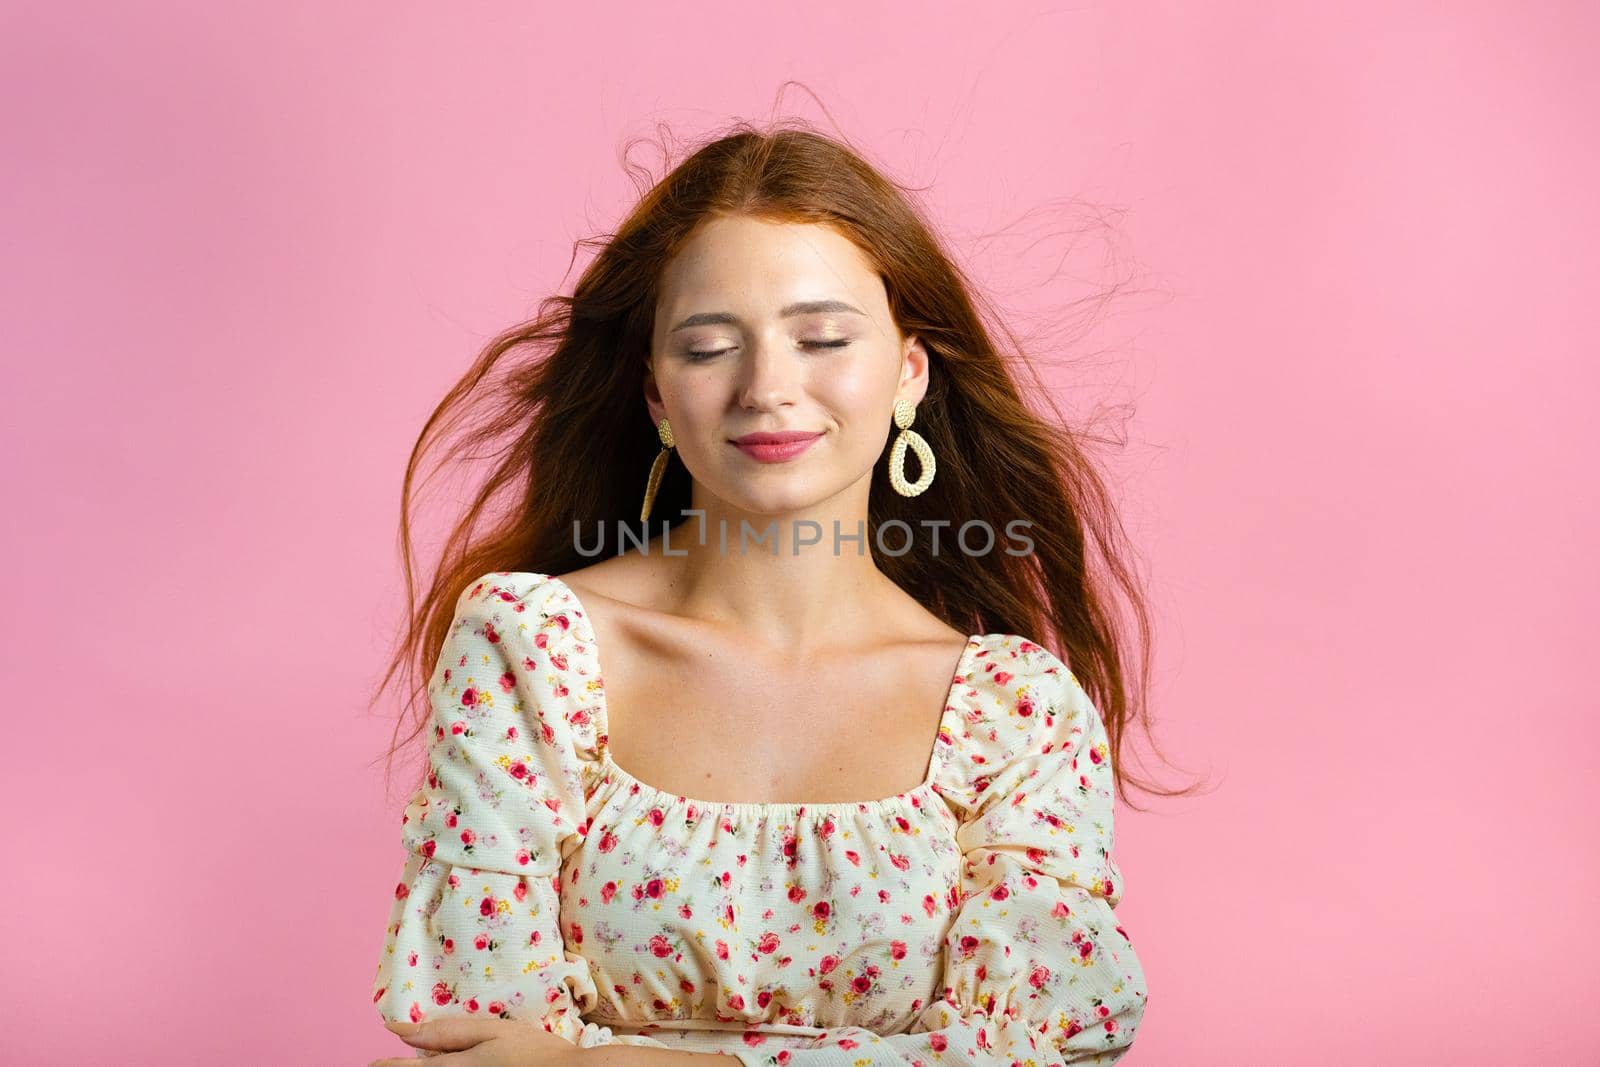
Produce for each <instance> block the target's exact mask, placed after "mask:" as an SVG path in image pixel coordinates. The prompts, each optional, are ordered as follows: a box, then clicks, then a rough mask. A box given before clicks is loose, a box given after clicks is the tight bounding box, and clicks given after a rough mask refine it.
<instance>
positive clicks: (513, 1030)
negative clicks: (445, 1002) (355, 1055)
mask: <svg viewBox="0 0 1600 1067" xmlns="http://www.w3.org/2000/svg"><path fill="white" fill-rule="evenodd" d="M383 1025H384V1026H386V1027H388V1028H389V1032H390V1033H392V1034H394V1035H395V1036H396V1037H398V1038H399V1039H400V1040H401V1041H404V1042H405V1043H406V1044H408V1045H410V1046H411V1047H413V1048H418V1049H423V1050H425V1051H424V1053H423V1054H424V1055H425V1056H427V1057H430V1058H433V1057H437V1058H438V1060H439V1064H440V1065H441V1067H576V1065H577V1061H578V1053H579V1052H581V1051H583V1050H582V1049H580V1048H578V1046H576V1045H574V1044H573V1043H572V1042H570V1041H568V1040H567V1039H566V1038H564V1037H559V1036H557V1035H555V1034H552V1033H550V1032H549V1031H547V1030H544V1029H541V1028H540V1027H537V1026H534V1025H533V1024H531V1023H525V1022H512V1021H511V1020H509V1019H474V1018H472V1017H471V1016H466V1015H452V1016H446V1017H445V1018H443V1019H434V1020H431V1021H429V1022H424V1023H404V1022H387V1023H384V1024H383ZM416 1062H417V1061H416V1058H415V1057H405V1058H403V1059H383V1060H373V1061H372V1063H371V1064H370V1065H369V1067H409V1065H410V1064H413V1063H416Z"/></svg>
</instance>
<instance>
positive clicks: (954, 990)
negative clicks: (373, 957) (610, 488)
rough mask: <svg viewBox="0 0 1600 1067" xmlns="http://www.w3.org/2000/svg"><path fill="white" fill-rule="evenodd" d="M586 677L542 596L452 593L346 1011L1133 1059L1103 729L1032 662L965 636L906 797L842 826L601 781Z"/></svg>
mask: <svg viewBox="0 0 1600 1067" xmlns="http://www.w3.org/2000/svg"><path fill="white" fill-rule="evenodd" d="M599 662H600V661H599V658H598V654H597V649H596V644H595V636H594V631H593V629H592V628H591V625H590V620H589V617H588V616H587V615H586V614H585V613H584V610H583V607H582V605H581V603H580V602H579V601H578V599H577V597H576V596H575V595H574V593H573V591H572V590H571V589H570V588H569V587H568V586H567V585H566V583H565V582H563V581H562V580H561V579H559V578H557V577H555V576H553V575H547V574H536V573H530V572H520V571H511V572H497V573H493V574H487V575H484V576H483V577H482V578H480V579H479V580H477V581H476V582H473V583H472V584H471V585H469V586H468V587H467V588H466V589H465V590H464V591H463V592H462V594H461V596H460V598H459V600H458V602H457V605H456V613H455V619H454V622H453V624H452V628H451V630H450V633H449V635H448V639H447V643H446V645H445V647H444V651H443V653H442V654H441V656H440V658H439V662H438V666H437V668H436V669H435V672H434V676H433V678H432V679H431V681H430V683H429V692H430V699H431V705H432V712H433V719H432V743H431V748H430V750H429V773H428V776H427V779H426V782H425V784H424V785H423V786H422V787H421V788H420V789H419V790H418V791H417V792H416V794H415V795H414V796H413V797H412V798H411V800H410V802H409V803H408V805H407V806H406V809H405V813H404V816H403V819H402V831H401V832H402V838H403V841H404V844H405V847H406V849H407V858H406V860H405V865H404V868H403V870H402V872H401V875H400V880H399V883H398V885H397V886H396V887H395V893H394V901H393V904H392V905H391V908H390V912H389V924H388V927H387V930H386V932H385V937H384V944H383V950H382V954H381V955H380V957H379V960H378V968H377V976H376V978H375V980H374V982H373V985H372V996H373V1002H374V1004H375V1005H376V1006H377V1009H378V1012H379V1014H380V1015H381V1016H382V1017H383V1018H384V1019H385V1020H395V1019H400V1020H411V1021H420V1020H424V1019H434V1018H440V1017H442V1016H449V1015H462V1014H465V1015H482V1016H486V1017H498V1018H503V1019H513V1020H522V1021H526V1022H528V1023H529V1024H531V1025H535V1026H541V1027H543V1028H544V1029H546V1030H549V1031H551V1032H553V1033H556V1034H559V1035H561V1036H562V1037H565V1038H567V1039H568V1040H569V1041H572V1042H574V1043H575V1044H577V1045H578V1046H580V1047H583V1048H590V1047H593V1046H596V1045H602V1044H628V1045H644V1046H650V1047H657V1048H670V1049H682V1050H688V1051H700V1052H722V1053H725V1054H727V1055H729V1056H731V1057H734V1058H736V1059H737V1060H738V1061H739V1062H741V1063H743V1064H747V1065H751V1067H754V1065H757V1064H761V1065H766V1064H784V1065H792V1067H836V1065H837V1067H845V1065H896V1067H904V1065H907V1064H926V1065H931V1064H974V1065H989V1067H996V1065H1009V1064H1014V1063H1021V1064H1035V1065H1043V1064H1067V1063H1072V1064H1110V1063H1113V1062H1115V1061H1116V1060H1118V1059H1120V1058H1121V1057H1122V1055H1123V1054H1124V1053H1125V1052H1126V1051H1127V1049H1128V1047H1129V1046H1130V1045H1131V1044H1132V1043H1133V1039H1134V1033H1135V1030H1136V1028H1137V1026H1138V1024H1139V1021H1140V1019H1141V1017H1142V1015H1143V1012H1144V1007H1145V999H1146V989H1145V979H1144V974H1143V971H1142V970H1141V968H1140V965H1139V960H1138V957H1137V956H1135V954H1134V951H1133V947H1132V945H1131V944H1130V943H1129V939H1128V935H1127V933H1126V932H1125V931H1124V930H1123V929H1122V927H1121V926H1119V925H1118V923H1117V919H1116V916H1115V915H1114V913H1113V911H1112V909H1113V908H1114V907H1115V906H1116V905H1117V903H1118V902H1119V901H1120V899H1121V896H1122V877H1121V874H1120V872H1119V871H1118V869H1117V867H1116V864H1115V863H1114V862H1113V861H1112V858H1111V846H1112V775H1111V763H1110V759H1109V748H1108V746H1107V738H1106V733H1105V728H1104V726H1103V724H1102V722H1101V718H1100V715H1099V713H1098V711H1097V710H1096V708H1095V707H1094V705H1093V704H1092V703H1091V702H1090V700H1089V698H1088V697H1087V695H1086V694H1085V693H1084V691H1083V689H1082V688H1081V687H1080V686H1079V684H1078V682H1077V680H1076V679H1075V678H1074V677H1073V676H1072V674H1071V672H1070V671H1069V670H1068V669H1067V667H1066V666H1065V665H1064V664H1063V663H1062V662H1061V661H1060V660H1059V659H1057V658H1056V657H1055V656H1054V655H1053V654H1051V653H1050V652H1049V651H1048V650H1047V649H1045V648H1043V647H1042V646H1040V645H1038V644H1035V643H1034V642H1032V641H1029V640H1027V639H1026V638H1023V637H1020V636H1018V635H1015V634H997V633H996V634H979V635H974V636H972V637H971V638H969V639H968V642H967V646H966V649H965V650H964V652H963V653H962V659H961V663H960V667H959V668H958V670H957V673H956V675H955V677H954V679H953V681H952V685H951V688H950V691H949V694H948V699H947V705H946V708H945V712H944V717H943V720H942V723H941V726H940V729H939V732H938V741H937V743H936V744H935V746H934V748H935V751H934V754H933V757H932V760H931V762H930V767H929V773H928V777H927V780H926V781H925V782H923V784H921V785H919V786H917V787H916V788H914V789H912V790H910V791H908V792H905V793H900V794H898V795H896V796H892V797H887V798H883V799H877V800H871V801H866V802H861V803H824V804H799V803H768V804H758V803H718V802H712V801H705V800H697V799H694V798H689V797H682V796H676V795H673V794H670V793H667V792H664V791H662V790H659V789H656V788H654V787H652V786H650V785H648V784H646V783H645V782H642V781H639V780H638V779H636V778H634V777H633V776H632V775H630V774H629V773H628V772H627V771H625V770H624V769H623V768H621V767H619V766H617V765H616V764H615V763H613V762H612V761H611V759H610V752H609V749H608V748H607V745H606V740H607V737H606V704H605V685H604V681H603V679H602V678H601V675H600V671H599Z"/></svg>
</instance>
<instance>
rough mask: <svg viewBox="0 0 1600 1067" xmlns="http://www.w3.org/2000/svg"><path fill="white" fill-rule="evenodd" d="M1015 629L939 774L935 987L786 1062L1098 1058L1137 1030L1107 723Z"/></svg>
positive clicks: (1063, 671)
mask: <svg viewBox="0 0 1600 1067" xmlns="http://www.w3.org/2000/svg"><path fill="white" fill-rule="evenodd" d="M1015 641H1016V642H1017V644H1016V645H1015V646H1014V647H1012V646H1008V651H1009V653H1010V658H1008V659H1005V660H1003V661H1000V662H993V661H991V662H989V663H986V664H985V665H984V668H983V673H982V675H981V676H980V678H979V679H978V680H977V681H976V682H975V683H974V684H975V685H976V686H977V687H978V688H979V689H980V690H982V695H983V700H982V701H981V702H979V703H976V704H975V705H974V708H975V710H974V711H972V712H971V713H970V715H969V720H968V721H967V722H966V723H965V724H964V726H965V735H964V736H963V738H962V739H961V744H960V746H958V747H959V750H960V751H959V752H958V753H957V754H956V755H955V757H954V758H953V761H952V762H950V763H948V764H947V771H948V773H947V774H946V775H945V777H944V779H943V784H942V786H941V794H942V795H943V796H944V797H945V799H946V801H947V802H948V803H949V804H950V806H951V809H952V811H954V812H955V813H956V815H957V816H958V818H959V820H960V825H959V828H958V830H957V835H956V840H957V844H958V845H959V847H960V849H961V852H962V865H961V867H962V875H961V886H960V901H959V904H958V905H957V907H956V909H955V913H954V915H953V917H952V923H951V925H950V929H949V933H948V935H947V936H946V938H945V960H944V973H943V978H944V981H943V983H942V990H941V994H942V995H940V996H938V997H936V998H935V999H933V1000H931V1001H930V1002H929V1003H928V1004H927V1006H926V1007H924V1008H923V1009H922V1010H921V1011H920V1012H919V1014H918V1015H917V1017H916V1018H915V1019H914V1020H913V1022H912V1024H911V1025H910V1026H909V1027H908V1029H907V1032H905V1033H901V1034H888V1035H879V1034H874V1033H872V1032H870V1031H867V1030H864V1029H861V1028H858V1027H847V1028H836V1029H834V1030H833V1031H831V1032H830V1033H829V1034H828V1035H827V1036H826V1037H825V1038H823V1039H821V1040H819V1042H818V1044H817V1045H816V1046H813V1047H809V1048H802V1049H795V1050H790V1051H789V1058H788V1059H787V1060H786V1061H785V1062H786V1063H787V1064H788V1065H789V1067H836V1065H837V1067H845V1065H857V1067H859V1065H864V1064H871V1065H881V1067H889V1065H895V1067H905V1065H907V1064H913V1065H916V1064H921V1065H926V1067H933V1065H934V1064H938V1065H941V1067H942V1065H953V1064H970V1065H974V1067H1003V1065H1011V1064H1018V1063H1021V1064H1035V1065H1045V1064H1056V1065H1061V1064H1074V1065H1078V1064H1097V1065H1107V1064H1112V1063H1115V1062H1116V1061H1117V1060H1119V1059H1121V1058H1122V1056H1123V1054H1124V1053H1126V1052H1127V1050H1128V1048H1129V1046H1131V1045H1132V1044H1133V1039H1134V1035H1135V1032H1136V1029H1137V1027H1138V1024H1139V1022H1140V1020H1141V1018H1142V1016H1143V1013H1144V1007H1145V997H1146V986H1145V977H1144V972H1143V970H1142V968H1141V966H1140V963H1139V960H1138V957H1137V956H1136V955H1135V954H1134V951H1133V946H1132V945H1131V943H1130V942H1129V939H1128V935H1127V933H1126V932H1125V931H1124V930H1123V929H1122V927H1121V926H1120V925H1118V923H1117V919H1116V916H1115V914H1114V913H1113V908H1115V907H1116V905H1117V904H1118V903H1119V902H1120V901H1121V899H1122V892H1123V889H1122V875H1121V872H1120V871H1119V870H1118V868H1117V866H1116V864H1115V862H1114V861H1113V860H1112V858H1111V846H1112V803H1113V779H1112V774H1111V760H1110V747H1109V744H1108V737H1107V734H1106V731H1105V726H1104V723H1103V722H1102V720H1101V717H1100V714H1099V711H1098V710H1097V709H1096V708H1095V706H1094V704H1093V703H1092V702H1091V701H1090V699H1089V697H1088V695H1087V694H1086V693H1085V692H1084V691H1083V689H1082V687H1081V686H1080V685H1079V684H1078V682H1077V680H1076V679H1075V678H1073V676H1072V674H1071V672H1070V671H1069V670H1068V669H1067V667H1066V666H1065V665H1064V664H1063V663H1061V661H1060V660H1059V659H1057V658H1056V657H1055V656H1054V655H1053V654H1052V653H1050V652H1049V650H1047V649H1045V648H1043V647H1042V646H1040V645H1036V644H1033V643H1032V642H1029V641H1027V640H1026V639H1021V638H1017V639H1015ZM742 1058H745V1062H747V1063H750V1064H754V1063H757V1062H760V1059H759V1058H758V1057H756V1056H754V1055H751V1056H749V1057H742Z"/></svg>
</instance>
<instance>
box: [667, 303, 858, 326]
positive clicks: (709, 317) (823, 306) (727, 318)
mask: <svg viewBox="0 0 1600 1067" xmlns="http://www.w3.org/2000/svg"><path fill="white" fill-rule="evenodd" d="M824 311H835V312H845V313H846V314H854V315H861V316H865V315H866V312H865V311H862V310H861V309H860V308H858V307H856V306H855V305H854V304H846V303H845V302H844V301H843V300H802V301H800V302H798V303H795V304H786V305H784V307H782V308H781V309H779V311H778V317H779V318H784V319H788V318H793V317H794V316H796V315H815V314H817V313H818V312H824ZM738 321H739V316H737V315H735V314H733V313H732V312H730V311H702V312H699V313H698V314H695V315H690V316H689V317H688V318H686V319H684V320H683V321H682V322H680V323H678V325H676V326H674V327H673V328H672V329H670V330H668V331H667V332H668V333H677V332H678V331H679V330H686V329H688V328H689V327H690V326H719V325H723V324H731V323H737V322H738Z"/></svg>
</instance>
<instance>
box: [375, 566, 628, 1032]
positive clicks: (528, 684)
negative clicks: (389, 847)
mask: <svg viewBox="0 0 1600 1067" xmlns="http://www.w3.org/2000/svg"><path fill="white" fill-rule="evenodd" d="M544 577H545V576H542V575H532V574H523V573H514V572H508V573H504V574H490V575H485V576H483V577H482V578H480V579H479V580H478V581H476V582H474V583H472V584H471V585H469V586H468V587H467V588H466V589H465V590H464V591H463V592H462V593H461V595H460V597H459V599H458V600H457V603H456V609H455V617H454V620H453V622H452V624H451V629H450V632H449V634H448V635H447V638H446V641H445V644H444V647H443V651H442V652H441V654H440V657H439V661H438V664H437V666H436V668H435V670H434V673H433V677H432V679H431V680H430V682H429V687H428V691H429V701H430V704H431V707H432V712H431V727H432V731H431V743H430V747H429V752H428V764H429V767H428V775H427V779H426V782H425V784H424V785H422V786H421V787H420V788H419V789H418V790H417V792H416V793H415V794H414V795H413V796H412V798H411V800H410V802H409V803H408V805H407V806H406V809H405V813H404V816H403V818H402V820H401V826H402V830H401V836H402V839H403V842H404V844H405V847H406V849H407V850H408V853H409V854H408V856H407V858H406V860H405V865H404V868H403V870H402V872H401V875H400V881H399V884H398V885H397V886H396V887H395V895H394V902H393V904H392V906H391V909H390V913H389V925H388V928H387V930H386V932H385V938H384V945H383V952H382V955H381V957H380V959H379V962H378V970H377V976H376V977H375V979H374V980H373V984H372V997H373V1003H374V1004H375V1005H376V1007H377V1010H378V1013H379V1015H381V1016H382V1017H383V1018H384V1019H385V1020H396V1019H398V1020H409V1021H421V1020H423V1019H434V1018H440V1017H442V1016H448V1015H483V1016H487V1017H498V1018H502V1019H512V1020H525V1021H527V1022H528V1023H530V1024H532V1025H536V1026H540V1027H542V1028H544V1029H545V1030H548V1031H550V1032H551V1033H555V1034H558V1035H560V1036H561V1037H564V1038H566V1039H567V1040H568V1041H571V1042H573V1043H574V1044H575V1045H577V1046H579V1047H581V1048H588V1047H591V1046H594V1045H601V1044H613V1043H619V1044H652V1045H654V1044H656V1042H653V1041H650V1040H649V1039H647V1038H639V1037H636V1036H631V1035H613V1034H612V1032H611V1030H610V1029H609V1028H607V1027H602V1026H598V1025H596V1024H594V1023H588V1022H585V1021H584V1019H583V1018H582V1016H583V1014H584V1013H585V1012H587V1011H589V1010H590V1009H591V1008H592V1007H593V1006H594V1003H595V1001H596V999H597V998H596V989H595V985H594V981H593V978H592V976H591V974H590V971H589V967H588V964H587V962H586V961H585V960H584V959H583V958H582V957H581V956H580V955H578V954H576V953H574V952H571V951H569V950H568V948H567V946H566V945H565V944H564V942H563V938H562V932H561V928H560V924H559V919H560V906H559V896H558V886H559V879H560V876H561V863H562V859H563V858H564V856H565V855H567V854H569V853H570V852H571V850H572V847H574V846H575V845H576V844H577V843H578V842H579V841H581V839H582V835H583V834H585V833H586V832H587V830H588V816H587V809H586V801H585V792H584V781H583V775H582V774H581V771H580V767H581V763H582V761H583V760H584V759H586V758H587V757H588V756H590V755H592V747H591V742H592V738H588V737H586V736H585V735H584V734H583V732H582V731H583V729H584V727H583V725H582V723H583V722H585V721H586V719H585V717H584V716H582V715H577V716H574V715H572V714H569V712H570V710H571V709H570V707H569V705H571V703H572V702H571V701H569V700H568V699H567V697H569V696H570V693H569V690H568V688H567V684H568V681H569V680H566V679H564V678H563V673H562V672H561V671H560V670H559V669H558V667H559V662H555V663H553V662H552V657H553V656H554V657H556V659H558V660H559V653H558V652H556V651H553V649H552V643H553V642H558V641H559V639H560V637H561V635H562V634H564V632H565V630H566V629H567V628H568V627H569V626H570V618H569V617H568V616H567V615H565V614H562V613H560V612H559V611H558V612H556V613H555V614H553V615H550V614H546V613H545V612H544V611H543V610H541V607H542V604H543V601H544V600H545V598H544V597H542V596H541V595H540V591H541V590H544V589H547V588H549V587H548V586H547V585H546V584H544V583H543V582H542V581H541V579H542V578H544ZM574 718H576V719H578V720H579V724H576V725H575V724H574V722H573V721H572V720H573V719H574Z"/></svg>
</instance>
